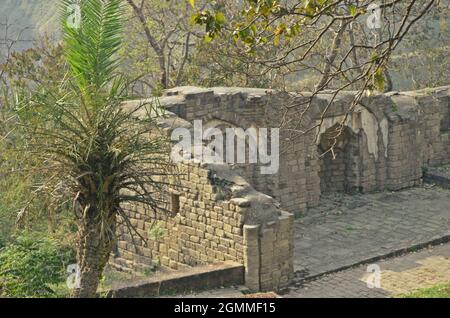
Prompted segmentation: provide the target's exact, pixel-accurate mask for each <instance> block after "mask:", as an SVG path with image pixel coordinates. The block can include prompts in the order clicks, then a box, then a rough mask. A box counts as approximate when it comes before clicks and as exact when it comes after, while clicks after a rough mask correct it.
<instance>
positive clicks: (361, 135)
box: [113, 87, 450, 290]
mask: <svg viewBox="0 0 450 318" xmlns="http://www.w3.org/2000/svg"><path fill="white" fill-rule="evenodd" d="M449 92H450V90H449V87H442V88H436V89H428V90H423V91H417V92H403V93H389V94H375V95H374V96H371V97H366V98H363V100H362V102H361V104H360V105H359V106H358V107H357V108H356V109H354V110H353V111H352V112H349V110H348V108H349V105H350V104H351V101H352V97H353V94H354V93H352V92H343V93H340V94H339V95H338V96H337V97H336V99H335V100H334V101H333V103H332V104H331V106H330V107H329V108H328V109H327V111H326V113H325V115H322V114H323V113H324V111H325V109H326V108H327V105H328V103H329V100H330V98H331V96H330V95H327V94H322V95H319V96H316V97H314V100H313V103H312V105H311V107H309V108H307V109H306V108H304V106H298V105H302V104H304V103H302V101H304V100H305V99H306V98H308V95H298V94H297V95H288V94H285V93H278V92H273V91H267V90H263V89H242V88H212V89H201V88H194V87H181V88H176V89H172V90H168V91H166V93H165V96H164V97H162V98H161V99H160V103H161V105H162V106H163V107H164V108H165V109H167V110H168V111H169V113H168V116H167V118H166V119H164V121H163V122H162V126H164V127H165V129H166V130H168V131H172V130H173V129H174V128H176V127H186V128H189V129H192V122H193V120H202V122H203V125H204V126H205V127H217V128H220V129H224V128H227V127H242V128H244V129H246V128H249V127H255V128H259V129H260V128H276V127H281V131H280V166H279V171H278V173H276V174H261V173H260V169H259V168H260V164H233V165H229V164H222V165H212V164H204V163H199V162H195V160H191V162H189V163H186V164H181V165H180V172H181V173H180V177H179V181H178V183H179V188H178V189H174V191H173V194H172V197H171V198H170V200H169V201H170V202H171V204H170V210H171V211H172V212H173V213H172V214H171V215H168V214H167V213H161V215H152V216H151V217H149V213H147V212H148V211H147V212H146V211H145V209H144V207H138V206H136V207H134V209H135V212H134V213H132V215H130V216H131V219H132V222H133V225H134V226H136V227H137V229H138V230H139V231H140V233H141V235H142V236H144V237H146V238H148V242H149V246H148V247H145V246H144V245H143V242H141V240H139V239H135V240H134V242H133V241H132V238H131V236H130V234H128V233H127V231H126V229H125V228H121V230H120V236H119V242H118V250H117V253H116V255H115V258H114V259H113V263H114V264H116V265H117V266H119V267H121V268H123V269H131V268H133V269H138V270H145V268H147V267H148V266H149V265H151V264H152V262H153V263H154V262H155V261H157V262H160V263H161V265H163V266H167V267H171V268H174V269H183V268H184V267H186V266H195V265H199V264H208V263H214V262H221V261H226V260H232V261H236V262H240V263H242V264H244V265H245V268H246V277H245V279H246V285H247V286H248V287H250V288H251V289H255V290H259V289H261V290H268V289H277V288H279V287H281V286H283V285H285V284H286V283H287V282H288V281H289V280H290V279H291V278H292V276H293V263H292V258H293V244H294V242H293V237H294V233H293V231H294V227H293V222H294V215H296V214H300V213H304V212H305V211H306V210H307V209H308V207H312V206H316V205H318V204H319V201H320V196H321V194H322V193H325V192H331V191H346V192H370V191H381V190H386V189H387V190H398V189H402V188H406V187H411V186H414V185H417V184H420V183H421V182H422V170H423V168H424V167H426V166H434V165H439V164H445V163H449V162H450V139H449V132H450V103H449V100H450V99H449V96H450V93H449ZM133 103H134V102H133ZM300 113H302V114H303V115H302V120H299V118H300V117H299V114H300ZM341 123H344V127H343V129H342V132H341V133H340V134H339V136H338V138H334V137H333V136H336V130H337V129H338V128H339V127H341V126H340V124H341ZM311 127H314V128H313V129H310V128H311ZM305 131H306V133H301V132H305ZM330 142H333V143H334V144H335V147H334V151H333V152H327V149H329V147H330ZM333 155H334V156H333ZM150 215H151V213H150ZM155 224H156V225H157V226H156V227H155ZM155 228H156V229H160V231H157V230H155ZM152 233H153V234H152ZM155 233H156V234H158V235H154V234H155Z"/></svg>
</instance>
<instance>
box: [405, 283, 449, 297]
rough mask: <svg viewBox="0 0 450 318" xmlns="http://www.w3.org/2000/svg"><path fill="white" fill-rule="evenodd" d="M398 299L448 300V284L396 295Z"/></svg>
mask: <svg viewBox="0 0 450 318" xmlns="http://www.w3.org/2000/svg"><path fill="white" fill-rule="evenodd" d="M397 297H398V298H450V282H448V283H445V284H439V285H435V286H433V287H429V288H423V289H419V290H417V291H414V292H412V293H407V294H402V295H398V296H397Z"/></svg>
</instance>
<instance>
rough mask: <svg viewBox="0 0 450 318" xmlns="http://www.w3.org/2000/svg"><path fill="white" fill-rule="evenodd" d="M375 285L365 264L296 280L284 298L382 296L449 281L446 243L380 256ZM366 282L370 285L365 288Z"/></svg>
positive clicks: (449, 260)
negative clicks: (389, 255) (387, 256)
mask: <svg viewBox="0 0 450 318" xmlns="http://www.w3.org/2000/svg"><path fill="white" fill-rule="evenodd" d="M369 265H376V266H378V268H379V269H380V270H381V273H380V276H379V277H380V279H379V285H377V286H374V285H375V282H376V281H375V280H374V278H375V276H370V275H373V273H369V272H368V265H360V266H358V267H355V268H351V269H348V270H344V271H340V272H336V273H333V274H330V275H325V276H321V277H319V278H317V279H315V280H311V281H306V282H305V281H297V282H294V283H293V285H292V286H291V287H289V288H288V289H286V290H285V291H284V293H283V295H282V297H285V298H386V297H394V296H396V295H399V294H403V293H409V292H413V291H415V290H417V289H420V288H428V287H431V286H434V285H436V284H441V283H448V282H450V244H444V245H440V246H434V247H430V248H428V249H424V250H421V251H419V252H413V253H409V254H406V255H403V256H399V257H395V258H391V259H386V260H381V261H379V262H377V263H376V264H369ZM367 282H369V283H370V285H369V286H371V287H374V288H369V286H368V284H367Z"/></svg>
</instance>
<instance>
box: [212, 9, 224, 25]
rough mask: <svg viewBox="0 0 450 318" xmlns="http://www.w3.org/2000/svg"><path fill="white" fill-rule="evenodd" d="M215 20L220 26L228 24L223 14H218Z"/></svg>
mask: <svg viewBox="0 0 450 318" xmlns="http://www.w3.org/2000/svg"><path fill="white" fill-rule="evenodd" d="M215 19H216V22H217V23H219V24H224V23H225V22H226V18H225V15H224V14H223V13H222V12H217V13H216V16H215Z"/></svg>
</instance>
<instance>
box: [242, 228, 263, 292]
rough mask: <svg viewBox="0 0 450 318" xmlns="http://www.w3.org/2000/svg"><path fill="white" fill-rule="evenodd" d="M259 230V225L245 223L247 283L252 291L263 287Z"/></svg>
mask: <svg viewBox="0 0 450 318" xmlns="http://www.w3.org/2000/svg"><path fill="white" fill-rule="evenodd" d="M259 230H260V226H259V225H244V266H245V285H246V286H247V287H248V288H249V289H250V290H252V291H259V290H260V288H261V283H260V267H261V259H260V254H261V253H260V244H259Z"/></svg>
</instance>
